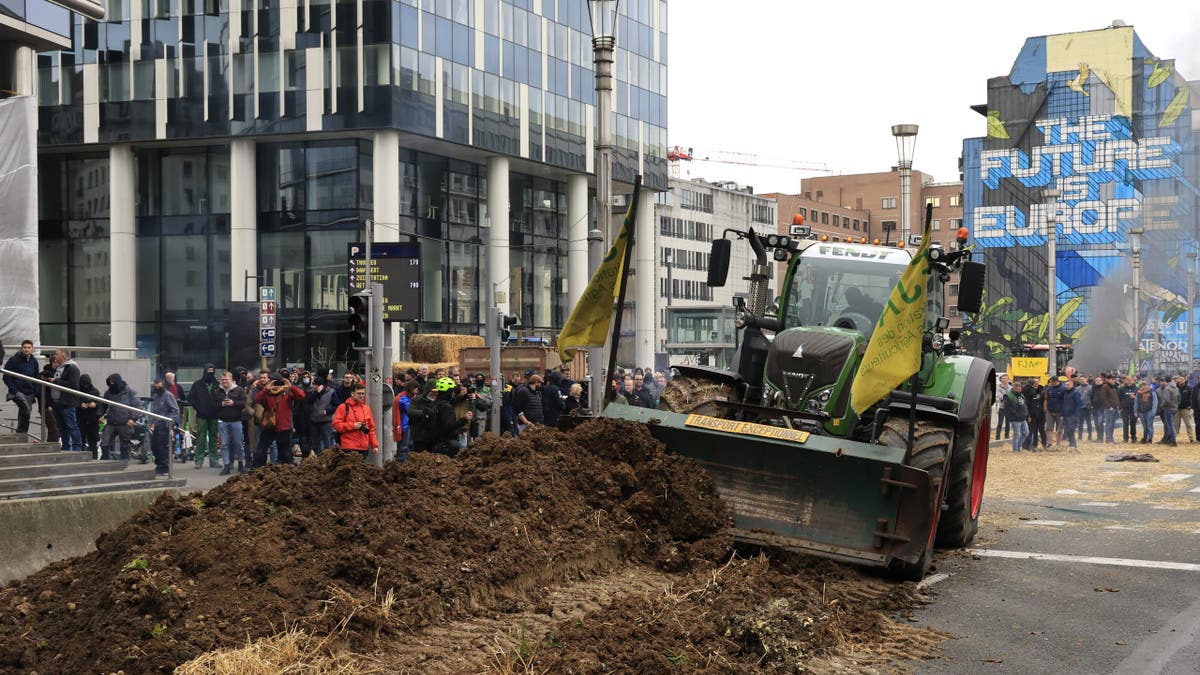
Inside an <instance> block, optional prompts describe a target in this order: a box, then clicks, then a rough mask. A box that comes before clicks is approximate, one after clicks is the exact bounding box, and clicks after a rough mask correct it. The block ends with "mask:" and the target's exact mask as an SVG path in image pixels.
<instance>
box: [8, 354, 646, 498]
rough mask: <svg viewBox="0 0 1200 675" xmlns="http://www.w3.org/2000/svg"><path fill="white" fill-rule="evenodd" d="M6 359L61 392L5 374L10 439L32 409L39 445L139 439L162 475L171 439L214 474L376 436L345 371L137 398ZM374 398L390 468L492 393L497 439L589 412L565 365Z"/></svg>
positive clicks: (110, 452)
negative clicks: (13, 411) (498, 382)
mask: <svg viewBox="0 0 1200 675" xmlns="http://www.w3.org/2000/svg"><path fill="white" fill-rule="evenodd" d="M0 359H2V355H0ZM4 363H5V368H6V369H7V370H10V371H12V372H15V373H20V374H22V375H26V376H28V377H31V378H35V379H37V380H42V381H45V382H51V383H53V384H55V385H58V386H61V387H62V389H58V388H55V387H47V388H45V389H46V391H45V393H43V387H42V386H41V385H40V383H39V382H32V381H28V380H24V379H21V378H18V377H12V376H8V375H6V376H5V377H4V383H5V385H6V386H7V387H8V394H7V400H9V401H12V402H13V403H14V404H15V405H16V408H17V424H16V431H17V432H18V433H27V432H28V431H29V425H30V417H31V415H32V412H33V410H34V409H35V408H40V410H41V412H42V419H43V426H44V430H45V433H44V436H45V440H47V441H57V442H59V443H61V444H62V448H63V450H65V451H71V452H88V453H89V454H90V455H91V456H92V457H93V458H95V459H118V458H119V459H123V460H128V459H130V456H131V448H132V446H134V445H140V444H143V443H148V444H149V447H150V448H151V451H152V453H153V456H154V462H155V468H156V470H157V472H158V473H160V474H162V475H166V474H167V473H168V472H169V461H170V457H169V453H170V449H169V448H170V444H171V440H172V436H173V435H175V439H176V440H177V443H176V458H177V460H179V461H192V462H194V463H195V467H196V468H197V469H202V468H204V467H205V466H206V464H207V466H208V467H209V468H213V469H220V471H221V474H222V475H228V474H231V473H233V472H234V471H237V472H239V473H244V472H247V471H250V470H251V469H253V468H256V467H261V466H265V465H267V464H269V463H270V464H291V463H294V462H295V461H296V458H297V457H299V458H301V459H303V458H306V457H309V456H310V455H312V454H317V453H321V452H323V451H325V450H328V449H330V448H335V447H336V448H339V449H341V450H342V451H346V452H356V453H361V454H362V455H364V456H366V455H368V454H371V453H377V452H379V450H380V443H379V437H380V433H382V432H381V430H380V429H379V428H378V425H377V422H376V420H375V419H374V416H373V414H372V412H371V409H370V407H369V406H368V405H367V403H366V388H365V384H364V383H363V381H362V379H361V378H360V377H359V376H358V375H356V374H354V373H352V372H346V373H344V374H343V375H342V377H341V379H340V380H335V379H334V373H333V371H329V372H328V373H327V374H326V375H324V376H322V375H320V374H314V373H311V372H309V371H307V370H303V369H289V368H282V369H280V370H278V371H270V370H265V369H264V370H259V371H258V372H257V373H252V372H250V371H248V370H247V369H245V368H241V367H238V368H234V369H233V370H219V369H218V368H217V367H216V366H214V365H213V364H211V363H208V364H205V366H204V369H203V370H202V372H201V375H200V377H199V378H198V379H196V380H195V381H194V382H192V383H191V385H190V386H188V387H186V388H185V387H184V386H183V385H182V384H180V383H179V382H177V381H176V377H175V373H174V372H173V371H165V372H163V374H162V376H161V377H160V378H158V379H156V380H155V381H154V384H153V388H152V390H151V392H150V395H149V397H148V398H149V400H148V402H145V401H143V399H142V398H141V397H140V395H139V392H137V391H136V390H135V389H134V387H132V386H130V385H129V383H127V382H125V381H124V379H123V378H122V376H121V375H120V374H119V373H113V374H110V375H108V376H107V377H106V378H105V381H104V384H105V387H106V388H105V390H104V391H99V390H97V389H96V387H94V386H93V384H92V377H91V375H90V374H87V373H81V372H80V370H79V366H78V364H76V362H75V361H74V360H73V359H72V358H71V355H70V354H69V353H68V352H67V351H65V350H59V351H57V352H55V354H54V355H53V357H51V358H50V360H49V362H48V363H46V364H45V365H44V366H41V365H40V364H39V362H38V358H37V356H36V355H35V354H34V347H33V343H32V342H31V341H29V340H26V341H24V342H23V343H22V345H21V349H20V351H19V352H18V353H16V354H14V355H13V356H12V358H10V359H8V360H7V361H5V362H4ZM611 387H612V391H611V392H610V394H611V397H612V400H613V401H614V402H616V403H622V404H628V405H636V406H644V407H649V408H653V407H657V405H658V400H659V398H660V397H661V396H662V392H663V390H664V389H665V387H666V378H665V376H664V374H663V373H662V372H661V371H659V372H654V371H652V370H650V369H641V368H637V369H633V370H630V371H628V372H626V371H625V370H619V371H618V372H617V373H616V374H615V375H614V377H613V378H612V381H611ZM76 392H77V393H76ZM383 393H384V397H385V401H388V402H390V405H388V406H386V407H385V417H386V418H388V419H385V420H382V421H381V423H384V424H387V425H388V426H390V427H391V434H392V438H393V440H395V442H396V444H397V452H396V459H397V460H398V461H404V460H405V459H406V458H407V457H408V453H410V452H421V451H424V452H437V453H441V454H445V455H448V456H450V457H454V456H456V455H457V454H458V452H459V451H460V450H461V449H462V448H464V447H466V446H467V445H469V444H470V443H471V442H472V440H474V439H476V438H478V437H479V436H481V435H482V434H483V433H484V432H485V431H487V430H489V429H490V428H491V421H492V419H491V417H492V415H493V414H494V413H493V403H494V402H496V398H497V396H498V397H499V399H500V400H499V427H500V432H501V433H502V434H504V433H508V434H512V435H518V434H520V433H522V432H523V431H525V430H526V429H527V428H529V427H530V426H532V425H548V426H557V425H558V424H559V419H560V418H561V417H562V416H564V415H578V414H580V413H581V412H582V411H583V410H584V409H585V408H586V407H587V405H588V404H587V396H586V388H585V385H584V384H583V383H580V382H576V381H574V380H573V379H572V377H571V368H570V366H569V365H564V366H563V367H561V368H557V369H547V370H544V371H543V372H535V371H534V370H532V369H530V370H525V371H524V372H523V373H522V372H512V373H511V374H509V375H508V377H507V379H506V380H505V383H504V387H503V390H502V391H499V392H495V391H493V388H492V385H491V383H490V382H489V380H488V378H487V377H486V376H485V375H484V374H483V373H474V374H471V375H463V374H461V373H460V372H459V369H458V368H457V367H456V366H451V367H449V368H447V369H444V370H442V369H439V370H435V371H432V372H431V370H430V367H429V366H428V365H422V366H419V367H417V368H414V369H410V370H408V371H407V372H405V373H397V374H396V377H395V378H394V379H393V378H385V379H384V381H383ZM43 399H45V400H43ZM142 411H148V412H150V413H152V414H153V415H156V416H158V417H149V416H146V415H144V414H142ZM160 417H163V418H167V419H169V420H170V422H163V421H162V420H161V419H159V418H160ZM181 430H186V433H181Z"/></svg>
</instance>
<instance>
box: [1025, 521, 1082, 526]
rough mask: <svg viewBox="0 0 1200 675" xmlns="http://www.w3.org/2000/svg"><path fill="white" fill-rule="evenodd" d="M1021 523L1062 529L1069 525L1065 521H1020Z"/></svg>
mask: <svg viewBox="0 0 1200 675" xmlns="http://www.w3.org/2000/svg"><path fill="white" fill-rule="evenodd" d="M1022 523H1023V524H1025V525H1048V526H1050V527H1062V526H1063V525H1070V524H1071V523H1069V522H1068V521H1065V520H1026V521H1022Z"/></svg>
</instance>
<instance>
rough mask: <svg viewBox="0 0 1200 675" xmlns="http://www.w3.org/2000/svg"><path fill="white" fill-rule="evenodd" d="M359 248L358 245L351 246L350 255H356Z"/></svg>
mask: <svg viewBox="0 0 1200 675" xmlns="http://www.w3.org/2000/svg"><path fill="white" fill-rule="evenodd" d="M358 250H359V249H358V247H357V246H351V247H350V256H351V257H354V256H356V255H358Z"/></svg>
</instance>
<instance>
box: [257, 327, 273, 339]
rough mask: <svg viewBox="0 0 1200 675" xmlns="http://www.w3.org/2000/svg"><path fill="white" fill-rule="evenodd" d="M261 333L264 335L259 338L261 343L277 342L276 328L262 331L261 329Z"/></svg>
mask: <svg viewBox="0 0 1200 675" xmlns="http://www.w3.org/2000/svg"><path fill="white" fill-rule="evenodd" d="M259 333H261V334H262V335H261V337H260V338H259V342H274V341H275V329H274V328H261V329H259Z"/></svg>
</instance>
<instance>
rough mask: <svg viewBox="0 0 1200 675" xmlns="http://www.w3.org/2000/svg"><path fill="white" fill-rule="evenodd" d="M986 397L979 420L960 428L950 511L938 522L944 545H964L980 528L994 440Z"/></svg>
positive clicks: (948, 497) (948, 496) (949, 495)
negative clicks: (989, 452) (992, 441)
mask: <svg viewBox="0 0 1200 675" xmlns="http://www.w3.org/2000/svg"><path fill="white" fill-rule="evenodd" d="M988 400H990V399H989V398H988V397H986V396H985V397H982V398H981V400H980V402H979V410H978V411H977V414H976V415H975V421H973V422H971V423H970V424H964V425H962V426H961V427H960V428H959V431H958V437H957V438H956V439H955V441H954V455H953V456H952V457H951V458H950V476H949V478H948V480H947V485H946V512H945V513H943V514H942V520H941V523H940V524H939V525H938V533H937V545H938V546H939V547H940V548H963V547H965V546H969V545H970V544H971V542H972V541H974V540H975V533H976V532H978V531H979V508H980V507H981V506H982V505H983V483H984V481H985V480H986V479H987V460H988V441H989V440H991V439H990V438H989V436H990V435H991V422H992V420H991V413H992V411H991V406H990V405H988Z"/></svg>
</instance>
